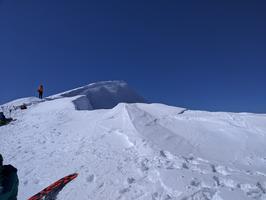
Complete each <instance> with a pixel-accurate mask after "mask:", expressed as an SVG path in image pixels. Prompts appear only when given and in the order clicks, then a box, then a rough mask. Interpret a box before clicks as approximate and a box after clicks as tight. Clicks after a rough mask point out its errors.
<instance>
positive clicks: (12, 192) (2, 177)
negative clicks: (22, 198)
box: [0, 154, 19, 200]
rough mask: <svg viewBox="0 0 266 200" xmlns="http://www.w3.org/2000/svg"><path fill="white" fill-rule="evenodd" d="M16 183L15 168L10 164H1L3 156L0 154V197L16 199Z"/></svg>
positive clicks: (8, 199) (7, 199)
mask: <svg viewBox="0 0 266 200" xmlns="http://www.w3.org/2000/svg"><path fill="white" fill-rule="evenodd" d="M18 185H19V180H18V175H17V169H16V168H15V167H13V166H12V165H3V157H2V155H1V154H0V199H1V200H17V195H18Z"/></svg>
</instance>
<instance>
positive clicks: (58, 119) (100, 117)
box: [0, 81, 266, 200]
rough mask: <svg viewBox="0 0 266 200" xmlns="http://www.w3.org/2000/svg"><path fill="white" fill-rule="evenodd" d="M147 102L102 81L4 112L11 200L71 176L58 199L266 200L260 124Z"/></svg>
mask: <svg viewBox="0 0 266 200" xmlns="http://www.w3.org/2000/svg"><path fill="white" fill-rule="evenodd" d="M145 102H146V101H145V99H144V98H142V97H141V96H139V95H138V94H137V93H136V92H135V91H134V90H132V89H131V88H130V87H129V86H128V85H127V84H126V83H125V82H123V81H107V82H100V83H94V84H90V85H87V86H84V87H80V88H77V89H74V90H70V91H67V92H63V93H60V94H57V95H53V96H50V97H48V98H46V99H44V100H41V101H40V100H38V99H36V98H33V97H30V98H24V99H19V100H15V101H12V102H10V103H7V104H4V105H2V106H1V109H2V111H4V113H5V115H6V116H7V117H12V118H14V119H16V120H15V121H13V122H11V123H10V124H8V125H5V126H1V127H0V152H1V153H2V155H3V156H4V158H5V163H11V164H12V165H14V166H15V167H16V168H17V169H18V176H19V181H20V184H19V195H18V200H25V199H28V198H29V197H31V196H32V195H34V194H36V193H37V192H39V191H41V190H42V189H43V188H45V187H47V186H48V185H50V184H51V183H53V182H54V181H56V180H58V179H60V178H62V177H64V176H66V175H69V174H72V173H78V174H79V176H78V177H77V178H76V179H75V180H73V181H72V182H71V183H69V184H68V185H67V186H66V187H65V188H64V189H63V190H62V191H61V192H60V193H59V194H58V198H57V199H59V200H73V199H75V200H85V199H88V200H119V199H121V200H131V199H132V200H133V199H136V200H265V199H266V115H264V114H252V113H226V112H206V111H192V110H189V109H185V108H178V107H172V106H167V105H163V104H147V103H145ZM21 104H26V105H27V109H25V110H20V109H17V108H18V106H20V105H21ZM15 108H16V109H15Z"/></svg>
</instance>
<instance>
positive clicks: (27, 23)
mask: <svg viewBox="0 0 266 200" xmlns="http://www.w3.org/2000/svg"><path fill="white" fill-rule="evenodd" d="M265 10H266V1H257V0H252V1H250V0H249V1H245V0H243V1H236V0H230V1H229V0H223V1H222V0H221V1H220V0H218V1H213V0H208V1H206V0H202V1H199V0H186V1H179V0H172V1H162V0H160V1H156V0H153V1H147V0H134V1H133V0H132V1H127V0H121V1H117V0H97V1H90V0H75V1H73V0H45V1H40V0H26V1H21V0H0V75H1V76H0V85H1V90H0V104H2V103H4V102H7V101H9V100H12V99H16V98H19V97H25V96H33V95H36V88H37V87H38V85H39V83H43V84H44V86H45V89H46V93H45V95H51V94H55V93H57V92H61V91H65V90H68V89H72V88H75V87H78V86H81V85H85V84H88V83H90V82H95V81H101V80H114V79H115V80H117V79H118V80H125V81H127V82H128V83H129V84H130V85H131V87H133V88H134V89H135V90H137V91H138V92H139V93H140V94H141V95H142V96H144V97H145V98H147V99H148V100H149V101H151V102H162V103H167V104H170V105H175V106H180V107H187V108H190V109H202V110H211V111H234V112H240V111H246V112H259V113H266V12H265Z"/></svg>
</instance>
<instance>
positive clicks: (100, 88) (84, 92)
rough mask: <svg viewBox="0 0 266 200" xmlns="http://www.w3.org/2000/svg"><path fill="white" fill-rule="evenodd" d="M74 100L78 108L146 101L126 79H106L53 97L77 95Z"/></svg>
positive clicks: (91, 108)
mask: <svg viewBox="0 0 266 200" xmlns="http://www.w3.org/2000/svg"><path fill="white" fill-rule="evenodd" d="M75 96H79V97H78V98H77V99H75V100H74V101H73V103H74V105H75V107H76V109H77V110H96V109H111V108H113V107H115V106H116V105H117V104H119V103H144V102H146V101H145V100H144V98H142V97H141V96H139V95H138V94H137V93H136V92H135V91H134V90H133V89H131V88H130V87H129V86H128V84H127V83H126V82H124V81H104V82H98V83H92V84H89V85H87V86H83V87H80V88H77V89H74V90H70V91H67V92H64V93H61V94H58V95H55V96H52V97H51V98H62V97H75Z"/></svg>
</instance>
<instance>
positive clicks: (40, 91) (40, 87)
mask: <svg viewBox="0 0 266 200" xmlns="http://www.w3.org/2000/svg"><path fill="white" fill-rule="evenodd" d="M38 93H39V98H40V99H42V96H43V85H40V86H39V88H38Z"/></svg>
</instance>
